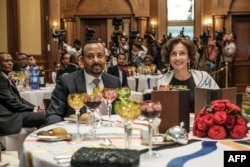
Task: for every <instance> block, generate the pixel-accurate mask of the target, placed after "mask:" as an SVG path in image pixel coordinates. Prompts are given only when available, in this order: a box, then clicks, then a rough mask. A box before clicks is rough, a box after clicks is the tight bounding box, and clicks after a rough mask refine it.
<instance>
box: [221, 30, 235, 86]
mask: <svg viewBox="0 0 250 167" xmlns="http://www.w3.org/2000/svg"><path fill="white" fill-rule="evenodd" d="M225 38H226V44H225V46H224V47H223V48H222V54H221V57H220V65H221V66H222V67H223V66H225V64H226V63H228V74H227V75H228V86H231V83H232V62H233V58H234V56H235V54H236V45H235V40H236V35H235V34H234V33H230V34H228V35H226V37H225ZM224 74H225V73H221V78H220V84H221V87H225V86H226V85H225V78H226V77H225V75H224Z"/></svg>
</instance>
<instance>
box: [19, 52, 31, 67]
mask: <svg viewBox="0 0 250 167" xmlns="http://www.w3.org/2000/svg"><path fill="white" fill-rule="evenodd" d="M18 61H19V65H20V67H21V68H25V67H27V66H28V65H29V61H28V57H27V56H26V55H19V56H18Z"/></svg>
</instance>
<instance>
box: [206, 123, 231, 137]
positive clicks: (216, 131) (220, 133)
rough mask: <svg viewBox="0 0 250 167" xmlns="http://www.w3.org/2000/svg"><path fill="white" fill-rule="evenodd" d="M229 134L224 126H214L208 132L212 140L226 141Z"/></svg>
mask: <svg viewBox="0 0 250 167" xmlns="http://www.w3.org/2000/svg"><path fill="white" fill-rule="evenodd" d="M226 135H227V133H226V130H225V128H224V127H223V126H220V125H213V126H212V127H210V128H209V130H208V136H209V137H211V138H212V139H224V138H225V137H226Z"/></svg>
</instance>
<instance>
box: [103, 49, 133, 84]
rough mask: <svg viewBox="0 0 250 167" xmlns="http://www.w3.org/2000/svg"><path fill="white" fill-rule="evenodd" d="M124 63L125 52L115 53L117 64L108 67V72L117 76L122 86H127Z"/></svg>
mask: <svg viewBox="0 0 250 167" xmlns="http://www.w3.org/2000/svg"><path fill="white" fill-rule="evenodd" d="M125 63H126V55H125V53H118V54H117V65H115V66H113V67H109V68H108V71H107V72H108V73H109V74H111V75H114V76H116V77H118V78H119V80H120V82H121V85H122V87H125V86H128V80H127V73H126V72H125V71H124V69H123V68H124V67H125Z"/></svg>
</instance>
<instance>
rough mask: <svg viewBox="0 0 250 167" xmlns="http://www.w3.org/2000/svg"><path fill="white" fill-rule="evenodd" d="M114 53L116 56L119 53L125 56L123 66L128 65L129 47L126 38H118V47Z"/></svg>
mask: <svg viewBox="0 0 250 167" xmlns="http://www.w3.org/2000/svg"><path fill="white" fill-rule="evenodd" d="M116 53H117V55H118V54H119V53H124V54H125V56H126V62H125V64H127V63H128V61H129V45H128V43H127V38H126V37H125V36H124V35H122V36H120V38H119V45H118V47H117V51H116Z"/></svg>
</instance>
